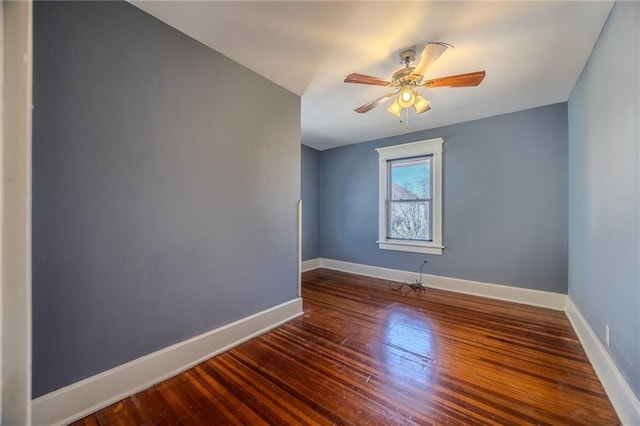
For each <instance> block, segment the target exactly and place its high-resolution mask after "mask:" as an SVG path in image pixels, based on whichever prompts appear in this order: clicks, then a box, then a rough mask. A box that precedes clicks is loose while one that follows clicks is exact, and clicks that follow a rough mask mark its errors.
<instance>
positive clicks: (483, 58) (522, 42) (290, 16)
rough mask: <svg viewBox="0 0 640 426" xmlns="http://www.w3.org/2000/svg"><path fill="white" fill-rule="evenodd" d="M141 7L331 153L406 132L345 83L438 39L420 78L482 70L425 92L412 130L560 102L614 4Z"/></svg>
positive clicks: (370, 89) (365, 93)
mask: <svg viewBox="0 0 640 426" xmlns="http://www.w3.org/2000/svg"><path fill="white" fill-rule="evenodd" d="M132 3H133V4H134V5H136V6H137V7H138V8H140V9H142V10H144V11H146V12H148V13H149V14H151V15H153V16H155V17H156V18H158V19H160V20H162V21H164V22H166V23H167V24H169V25H171V26H173V27H175V28H177V29H178V30H180V31H182V32H184V33H185V34H187V35H189V36H191V37H193V38H195V39H196V40H199V41H200V42H202V43H203V44H205V45H207V46H209V47H211V48H212V49H214V50H216V51H218V52H220V53H222V54H224V55H226V56H228V57H230V58H231V59H233V60H235V61H236V62H238V63H240V64H242V65H244V66H246V67H247V68H249V69H251V70H253V71H255V72H257V73H258V74H261V75H263V76H264V77H266V78H268V79H269V80H272V81H273V82H275V83H277V84H279V85H281V86H282V87H285V88H286V89H288V90H290V91H292V92H294V93H296V94H298V95H300V96H301V97H302V123H301V126H302V142H303V143H304V144H305V145H308V146H312V147H314V148H317V149H321V150H322V149H327V148H332V147H336V146H341V145H347V144H351V143H357V142H362V141H367V140H372V139H378V138H382V137H387V136H393V135H397V134H401V133H404V132H405V131H406V130H405V126H404V125H403V124H400V123H399V120H398V118H396V117H395V116H393V115H391V114H389V113H388V112H387V111H386V107H385V106H381V107H378V108H376V109H374V110H372V111H370V112H368V113H366V114H357V113H355V112H354V111H353V109H354V108H356V107H358V106H360V105H362V104H364V103H366V102H368V101H370V100H372V99H374V98H377V97H379V96H382V95H384V94H386V93H388V92H389V91H390V90H389V89H388V88H385V87H377V86H364V85H359V84H346V83H344V82H343V80H344V78H345V77H346V76H347V74H349V73H351V72H358V73H362V74H368V75H372V76H375V77H380V78H383V79H385V80H388V79H390V78H391V75H392V74H393V72H394V71H395V70H397V69H398V68H400V67H401V65H400V63H399V59H398V53H399V51H400V50H401V49H402V48H405V47H408V46H412V45H417V46H418V49H421V47H422V46H424V44H425V43H426V42H427V41H444V42H447V43H450V44H453V45H454V46H455V49H448V50H447V51H446V52H445V53H444V54H443V55H442V56H441V57H440V59H439V60H438V61H437V62H436V63H435V64H434V65H433V66H432V67H431V68H430V69H429V70H428V71H427V72H426V74H425V78H436V77H443V76H447V75H452V74H461V73H466V72H471V71H479V70H485V71H486V73H487V75H486V78H485V79H484V81H483V82H482V84H480V86H478V87H471V88H437V89H430V90H423V91H422V94H423V95H424V96H425V97H426V98H427V99H429V100H430V101H431V107H432V109H431V111H429V112H427V113H425V114H422V115H419V116H417V115H415V112H413V111H412V114H411V115H410V116H409V126H410V129H411V131H417V130H422V129H429V128H434V127H440V126H444V125H448V124H453V123H459V122H464V121H469V120H474V119H478V118H484V117H489V116H493V115H498V114H504V113H508V112H513V111H519V110H523V109H527V108H532V107H536V106H542V105H549V104H553V103H556V102H563V101H566V100H567V99H568V98H569V96H570V94H571V91H572V90H573V87H574V85H575V83H576V81H577V80H578V77H579V76H580V72H581V71H582V68H583V67H584V65H585V63H586V61H587V59H588V58H589V55H590V54H591V51H592V49H593V46H594V44H595V42H596V40H597V38H598V35H599V34H600V30H601V29H602V26H603V25H604V22H605V20H606V18H607V16H608V14H609V11H610V10H611V7H612V5H613V2H612V1H597V2H596V1H586V2H581V1H571V2H556V1H534V2H517V1H506V2H484V1H471V2H464V1H450V2H433V1H423V2H418V1H416V2H368V1H357V2H334V1H283V2H275V1H255V2H254V1H252V2H249V1H230V2H220V1H208V2H206V1H200V2H190V1H132Z"/></svg>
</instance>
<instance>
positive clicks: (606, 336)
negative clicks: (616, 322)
mask: <svg viewBox="0 0 640 426" xmlns="http://www.w3.org/2000/svg"><path fill="white" fill-rule="evenodd" d="M604 341H605V343H606V344H607V347H610V346H611V332H610V330H609V326H608V325H606V324H605V325H604Z"/></svg>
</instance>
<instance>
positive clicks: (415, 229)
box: [389, 201, 431, 241]
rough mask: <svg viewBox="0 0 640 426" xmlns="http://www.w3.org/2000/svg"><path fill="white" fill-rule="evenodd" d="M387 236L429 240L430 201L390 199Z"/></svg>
mask: <svg viewBox="0 0 640 426" xmlns="http://www.w3.org/2000/svg"><path fill="white" fill-rule="evenodd" d="M389 219H390V220H389V238H394V239H402V240H425V241H431V202H430V201H413V202H408V201H390V202H389Z"/></svg>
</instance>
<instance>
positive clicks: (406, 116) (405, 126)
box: [404, 108, 409, 130]
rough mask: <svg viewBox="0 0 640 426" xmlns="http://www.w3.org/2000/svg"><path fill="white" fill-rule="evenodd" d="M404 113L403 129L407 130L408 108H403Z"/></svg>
mask: <svg viewBox="0 0 640 426" xmlns="http://www.w3.org/2000/svg"><path fill="white" fill-rule="evenodd" d="M404 113H405V115H404V117H405V118H404V129H405V130H409V108H405V109H404Z"/></svg>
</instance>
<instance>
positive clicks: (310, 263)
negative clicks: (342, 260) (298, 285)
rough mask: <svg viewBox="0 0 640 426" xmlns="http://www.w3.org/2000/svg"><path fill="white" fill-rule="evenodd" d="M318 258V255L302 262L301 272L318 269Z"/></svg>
mask: <svg viewBox="0 0 640 426" xmlns="http://www.w3.org/2000/svg"><path fill="white" fill-rule="evenodd" d="M321 260H322V259H320V258H319V257H317V258H315V259H309V260H305V261H304V262H302V272H307V271H312V270H314V269H318V268H319V267H320V261H321Z"/></svg>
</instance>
